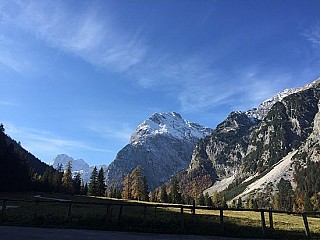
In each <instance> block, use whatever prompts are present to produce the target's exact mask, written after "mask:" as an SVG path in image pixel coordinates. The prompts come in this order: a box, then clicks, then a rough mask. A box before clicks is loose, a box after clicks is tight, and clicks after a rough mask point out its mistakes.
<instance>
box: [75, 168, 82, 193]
mask: <svg viewBox="0 0 320 240" xmlns="http://www.w3.org/2000/svg"><path fill="white" fill-rule="evenodd" d="M81 185H82V181H81V175H80V173H77V174H76V175H75V176H74V177H73V192H74V194H81Z"/></svg>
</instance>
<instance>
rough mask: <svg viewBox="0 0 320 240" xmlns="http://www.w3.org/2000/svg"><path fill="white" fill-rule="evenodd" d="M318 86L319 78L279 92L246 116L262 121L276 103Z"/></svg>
mask: <svg viewBox="0 0 320 240" xmlns="http://www.w3.org/2000/svg"><path fill="white" fill-rule="evenodd" d="M319 84H320V78H318V79H317V80H315V81H313V82H311V83H308V84H306V85H304V86H302V87H298V88H290V89H285V90H283V91H282V92H279V93H277V94H276V95H274V96H273V97H271V98H269V99H267V100H265V101H264V102H262V103H261V104H260V105H259V106H258V107H257V108H253V109H250V110H248V111H247V112H246V114H247V115H248V116H249V117H251V118H255V119H258V120H262V119H263V118H265V117H266V116H267V114H268V112H269V110H270V109H271V108H272V106H273V105H274V104H275V103H276V102H282V100H283V99H284V98H285V97H287V96H289V95H292V94H294V93H298V92H301V91H304V90H307V89H310V88H312V87H316V86H317V85H319Z"/></svg>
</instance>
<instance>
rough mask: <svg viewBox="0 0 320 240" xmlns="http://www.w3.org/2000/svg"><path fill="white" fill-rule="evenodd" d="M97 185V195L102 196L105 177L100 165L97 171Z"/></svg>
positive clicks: (104, 187) (104, 188)
mask: <svg viewBox="0 0 320 240" xmlns="http://www.w3.org/2000/svg"><path fill="white" fill-rule="evenodd" d="M97 180H98V186H97V195H98V196H104V195H105V191H106V184H105V181H106V179H105V177H104V172H103V168H102V167H101V168H100V170H99V173H98V179H97Z"/></svg>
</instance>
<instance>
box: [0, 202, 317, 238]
mask: <svg viewBox="0 0 320 240" xmlns="http://www.w3.org/2000/svg"><path fill="white" fill-rule="evenodd" d="M0 202H2V208H1V216H0V219H3V218H4V216H5V214H6V211H7V209H8V202H26V203H32V204H34V216H33V217H37V215H38V208H39V204H40V203H58V204H64V205H66V206H67V212H66V216H67V221H68V222H69V221H70V219H71V217H72V208H73V206H74V205H75V204H76V205H96V206H98V205H100V206H106V208H107V212H108V214H107V215H109V216H110V214H109V213H110V211H112V206H118V208H119V211H118V213H117V222H118V225H120V224H121V220H122V212H123V208H124V207H126V208H127V207H141V208H143V225H144V226H145V227H146V224H147V208H154V214H155V219H156V216H157V209H159V208H169V209H170V208H174V209H180V227H181V229H184V227H185V214H186V213H187V210H188V211H189V213H191V214H192V216H193V217H194V216H195V215H196V211H197V210H209V211H210V210H212V211H218V212H219V225H220V234H221V235H224V231H225V221H224V218H225V215H224V213H225V212H226V211H234V212H258V213H260V219H261V233H262V234H263V235H266V233H267V231H268V230H271V231H272V230H274V222H273V214H274V213H277V214H288V215H297V216H301V217H302V219H303V223H304V230H305V236H306V238H307V239H311V233H310V229H309V224H308V216H319V215H320V212H303V213H301V212H286V211H278V210H272V209H236V208H216V207H208V206H196V205H195V202H193V205H183V204H162V203H159V204H157V203H138V202H122V201H121V202H120V201H119V203H117V202H112V203H95V202H77V201H71V200H62V199H60V200H50V199H49V200H48V199H47V200H42V199H41V198H36V199H35V200H21V199H19V200H18V199H6V198H4V199H0ZM266 214H267V215H268V219H269V222H268V224H267V223H266V218H265V215H266ZM267 225H268V226H267Z"/></svg>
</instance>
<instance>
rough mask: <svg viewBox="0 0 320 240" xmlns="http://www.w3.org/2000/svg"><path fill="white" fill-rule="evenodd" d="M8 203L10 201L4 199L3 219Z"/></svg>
mask: <svg viewBox="0 0 320 240" xmlns="http://www.w3.org/2000/svg"><path fill="white" fill-rule="evenodd" d="M7 201H8V199H3V202H2V209H1V217H4V213H5V211H6V208H7Z"/></svg>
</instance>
